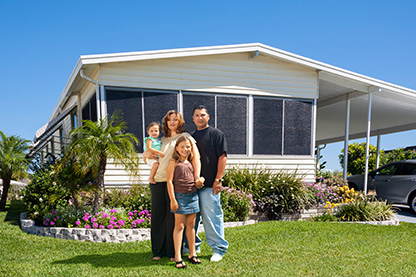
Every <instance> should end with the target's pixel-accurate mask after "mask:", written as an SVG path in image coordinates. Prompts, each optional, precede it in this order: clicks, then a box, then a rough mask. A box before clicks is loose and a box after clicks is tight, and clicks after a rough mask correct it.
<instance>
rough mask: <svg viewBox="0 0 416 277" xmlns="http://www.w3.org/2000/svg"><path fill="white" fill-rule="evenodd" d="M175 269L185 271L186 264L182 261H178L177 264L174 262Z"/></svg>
mask: <svg viewBox="0 0 416 277" xmlns="http://www.w3.org/2000/svg"><path fill="white" fill-rule="evenodd" d="M178 265H180V266H178ZM175 267H176V268H178V269H181V268H182V269H185V268H186V264H185V263H184V262H183V260H180V261H179V262H176V265H175Z"/></svg>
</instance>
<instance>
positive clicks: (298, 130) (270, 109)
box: [83, 88, 313, 155]
mask: <svg viewBox="0 0 416 277" xmlns="http://www.w3.org/2000/svg"><path fill="white" fill-rule="evenodd" d="M179 95H180V94H179V92H178V91H156V90H141V89H128V88H106V102H107V112H108V114H109V115H112V114H113V113H114V112H116V111H119V112H120V115H121V117H122V118H123V120H124V121H126V123H127V127H128V129H127V131H128V132H130V133H133V134H134V135H135V136H136V137H137V138H138V139H139V140H140V142H141V143H143V139H144V137H146V136H147V134H146V128H147V126H148V125H149V124H150V122H152V121H156V122H159V123H161V122H162V119H163V117H164V116H165V114H166V113H167V112H168V111H169V110H177V109H178V107H179V106H181V107H182V111H183V117H184V120H185V123H186V126H185V128H186V130H187V131H188V132H190V133H191V132H193V131H194V130H195V125H194V123H193V119H192V116H193V110H194V108H195V107H196V106H198V105H204V106H205V107H207V109H208V112H209V114H210V121H209V125H210V126H213V127H216V128H218V129H220V130H221V131H222V132H224V134H225V136H226V138H227V144H228V153H229V154H238V155H249V153H248V149H249V148H250V147H249V146H252V150H253V151H252V152H253V155H311V148H312V112H313V106H312V101H311V100H295V99H281V98H277V97H260V96H253V101H252V102H251V101H250V103H249V101H248V100H249V97H248V96H245V95H224V94H215V93H211V94H210V93H199V92H189V91H188V92H182V93H181V96H182V97H179ZM94 99H95V98H94ZM179 99H181V101H182V102H179ZM92 102H93V99H91V100H90V103H92ZM249 109H253V110H252V111H250V112H249ZM84 110H85V113H86V107H84V109H83V114H84ZM249 115H252V118H249ZM249 122H250V123H252V127H249ZM250 126H251V125H250ZM251 128H252V129H251ZM249 134H252V136H251V135H250V136H249ZM138 151H140V152H142V151H143V147H142V145H141V146H140V147H139V148H138Z"/></svg>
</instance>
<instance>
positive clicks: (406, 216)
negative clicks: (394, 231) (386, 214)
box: [393, 205, 416, 223]
mask: <svg viewBox="0 0 416 277" xmlns="http://www.w3.org/2000/svg"><path fill="white" fill-rule="evenodd" d="M393 207H395V208H397V209H398V210H397V215H396V217H397V219H398V220H399V221H400V222H409V223H416V215H415V214H413V213H412V212H411V211H410V208H409V207H408V206H404V205H393Z"/></svg>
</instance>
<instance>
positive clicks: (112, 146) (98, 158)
mask: <svg viewBox="0 0 416 277" xmlns="http://www.w3.org/2000/svg"><path fill="white" fill-rule="evenodd" d="M126 128H127V125H126V123H125V122H122V121H121V120H120V118H119V117H118V116H117V115H113V116H111V117H110V118H108V116H106V117H105V118H104V119H100V120H99V121H97V122H92V121H91V120H84V121H83V126H82V127H79V128H77V129H75V130H73V131H72V132H71V133H70V138H71V144H70V146H69V147H68V151H67V154H66V158H67V159H71V158H72V159H74V167H75V170H76V172H75V174H81V175H85V174H87V173H88V172H91V173H92V174H94V175H95V176H97V182H96V190H95V196H94V201H93V212H94V213H96V212H97V210H98V205H99V202H100V192H101V191H102V190H103V188H104V173H105V170H106V166H107V158H112V159H113V160H114V163H115V164H116V165H118V164H122V165H124V166H125V168H126V170H127V171H128V172H129V173H130V175H131V176H133V177H136V176H138V166H139V156H138V155H137V152H136V148H135V145H136V144H138V143H139V141H138V139H137V138H136V137H135V136H134V135H133V134H130V133H124V132H125V130H126Z"/></svg>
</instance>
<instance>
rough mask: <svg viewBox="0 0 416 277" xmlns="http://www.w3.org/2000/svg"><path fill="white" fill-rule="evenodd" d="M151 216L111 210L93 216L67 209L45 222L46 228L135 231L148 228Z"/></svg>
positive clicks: (53, 213) (54, 214)
mask: <svg viewBox="0 0 416 277" xmlns="http://www.w3.org/2000/svg"><path fill="white" fill-rule="evenodd" d="M150 223H151V214H150V212H149V211H148V210H143V211H140V212H139V211H137V210H134V211H132V212H126V211H125V210H124V209H110V210H108V211H101V212H98V213H96V214H92V213H90V212H88V211H80V210H74V209H65V210H58V211H53V212H51V213H50V214H48V215H47V216H45V219H44V221H43V225H44V226H46V227H69V228H71V227H78V228H85V229H108V230H111V229H134V228H148V227H150Z"/></svg>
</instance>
